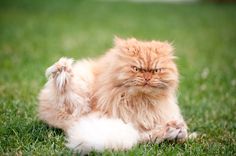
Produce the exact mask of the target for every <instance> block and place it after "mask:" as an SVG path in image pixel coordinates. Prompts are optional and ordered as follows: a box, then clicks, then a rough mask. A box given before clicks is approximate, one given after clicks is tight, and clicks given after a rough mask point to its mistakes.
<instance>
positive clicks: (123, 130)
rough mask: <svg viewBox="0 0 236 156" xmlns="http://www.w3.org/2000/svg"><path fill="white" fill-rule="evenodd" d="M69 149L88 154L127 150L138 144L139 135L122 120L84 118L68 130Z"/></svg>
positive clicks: (94, 117) (95, 117)
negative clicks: (91, 152)
mask: <svg viewBox="0 0 236 156" xmlns="http://www.w3.org/2000/svg"><path fill="white" fill-rule="evenodd" d="M67 134H68V144H67V147H69V148H71V149H73V150H76V151H79V152H81V153H84V154H86V153H88V152H89V151H91V150H96V151H102V150H104V149H115V150H118V149H119V150H125V149H129V148H131V147H132V146H133V145H135V144H137V143H138V140H139V133H138V131H137V130H136V129H134V128H133V126H132V125H131V124H125V123H124V122H123V121H122V120H120V119H114V118H106V117H101V118H99V117H97V116H96V115H89V116H84V117H81V118H80V119H79V121H77V122H75V123H73V124H72V127H71V128H70V129H69V130H68V132H67Z"/></svg>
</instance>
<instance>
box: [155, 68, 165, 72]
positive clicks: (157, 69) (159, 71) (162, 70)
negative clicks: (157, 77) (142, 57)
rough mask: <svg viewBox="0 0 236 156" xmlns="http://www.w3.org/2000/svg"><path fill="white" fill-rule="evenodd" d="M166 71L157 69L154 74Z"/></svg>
mask: <svg viewBox="0 0 236 156" xmlns="http://www.w3.org/2000/svg"><path fill="white" fill-rule="evenodd" d="M163 71H164V68H157V69H154V73H161V72H163Z"/></svg>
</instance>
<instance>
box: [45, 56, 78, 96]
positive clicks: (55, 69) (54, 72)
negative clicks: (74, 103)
mask: <svg viewBox="0 0 236 156" xmlns="http://www.w3.org/2000/svg"><path fill="white" fill-rule="evenodd" d="M72 64H73V59H69V58H65V57H62V58H61V59H60V60H59V61H58V62H56V63H55V64H53V65H52V66H51V67H49V68H48V69H47V70H46V76H47V77H48V78H53V80H55V84H56V87H57V89H58V90H59V91H61V92H63V91H64V90H65V88H66V84H68V82H69V79H70V77H72V76H73V73H72Z"/></svg>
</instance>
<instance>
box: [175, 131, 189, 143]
mask: <svg viewBox="0 0 236 156" xmlns="http://www.w3.org/2000/svg"><path fill="white" fill-rule="evenodd" d="M187 137H188V132H187V129H186V128H181V129H180V131H179V133H178V135H177V140H178V141H185V140H186V139H187Z"/></svg>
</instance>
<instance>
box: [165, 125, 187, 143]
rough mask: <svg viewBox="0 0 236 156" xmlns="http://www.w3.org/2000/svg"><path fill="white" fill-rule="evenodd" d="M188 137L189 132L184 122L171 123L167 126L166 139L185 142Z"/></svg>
mask: <svg viewBox="0 0 236 156" xmlns="http://www.w3.org/2000/svg"><path fill="white" fill-rule="evenodd" d="M187 137H188V132H187V128H186V126H185V124H184V123H183V122H178V121H171V122H168V123H167V124H166V130H165V139H166V140H175V139H177V141H185V140H186V139H187Z"/></svg>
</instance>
